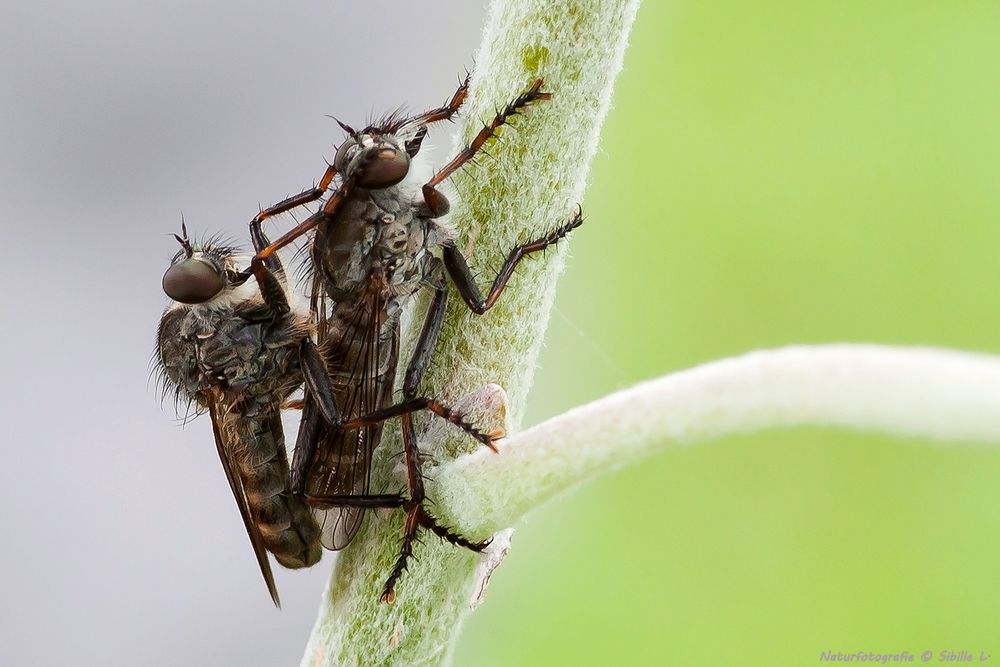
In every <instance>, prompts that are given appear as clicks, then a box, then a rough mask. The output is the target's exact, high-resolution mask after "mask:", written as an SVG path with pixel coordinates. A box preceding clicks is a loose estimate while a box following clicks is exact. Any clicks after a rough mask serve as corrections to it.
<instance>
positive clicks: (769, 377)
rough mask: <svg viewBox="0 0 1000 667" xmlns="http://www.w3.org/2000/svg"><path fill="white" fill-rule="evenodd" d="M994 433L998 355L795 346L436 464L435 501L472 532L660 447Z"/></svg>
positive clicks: (694, 372)
mask: <svg viewBox="0 0 1000 667" xmlns="http://www.w3.org/2000/svg"><path fill="white" fill-rule="evenodd" d="M804 425H810V426H836V427H840V428H847V429H854V430H861V431H875V432H882V433H890V434H894V435H898V436H908V437H919V438H929V439H933V440H939V441H966V442H1000V358H998V357H995V356H988V355H983V354H971V353H964V352H954V351H950V350H936V349H932V348H893V347H887V346H879V345H846V344H842V345H817V346H810V347H807V346H796V347H787V348H782V349H778V350H768V351H762V352H752V353H750V354H746V355H743V356H740V357H735V358H732V359H723V360H721V361H714V362H711V363H708V364H704V365H702V366H698V367H696V368H693V369H691V370H686V371H682V372H680V373H674V374H672V375H668V376H666V377H662V378H659V379H657V380H652V381H650V382H644V383H642V384H640V385H637V386H635V387H632V388H630V389H626V390H624V391H620V392H617V393H615V394H612V395H610V396H607V397H605V398H602V399H600V400H597V401H594V402H593V403H590V404H588V405H585V406H582V407H579V408H575V409H573V410H570V411H569V412H566V413H564V414H562V415H560V416H558V417H555V418H553V419H550V420H548V421H546V422H544V423H542V424H539V425H538V426H535V427H533V428H530V429H528V430H527V431H524V432H523V433H520V434H518V435H516V436H514V437H513V438H510V439H509V440H505V441H502V442H501V445H500V450H501V453H500V455H499V456H497V455H495V454H491V453H484V452H476V453H473V454H469V455H467V456H464V457H462V458H460V459H458V460H456V461H454V462H453V463H451V464H450V465H448V466H446V467H444V468H443V469H441V470H440V471H439V472H438V475H437V479H436V482H437V484H436V487H435V488H436V491H437V501H438V502H437V506H436V509H437V512H438V514H439V515H441V516H442V517H443V518H444V520H447V521H450V522H452V523H454V524H455V525H461V526H463V527H465V528H466V529H467V530H469V531H470V532H471V533H472V534H474V535H477V534H490V533H491V532H493V531H496V530H499V529H500V528H504V527H506V526H511V525H514V524H515V523H516V522H517V521H518V520H519V519H520V518H521V517H522V516H523V515H524V514H525V513H527V512H528V511H530V510H531V509H532V508H534V507H538V506H539V505H541V504H542V503H544V502H545V501H547V500H548V499H550V498H551V497H552V496H554V495H557V494H559V493H561V492H563V491H565V490H566V489H568V488H571V487H572V486H574V485H576V484H578V483H580V482H583V481H585V480H588V479H592V478H595V477H597V476H599V475H601V474H605V473H607V472H609V471H612V470H615V469H617V468H620V467H622V466H624V465H628V464H631V463H635V462H636V461H638V460H640V459H643V458H645V457H647V456H650V455H652V454H654V453H657V452H660V451H663V450H665V449H667V448H668V447H672V446H676V445H682V444H691V443H695V442H704V441H707V440H712V439H714V438H718V437H721V436H725V435H733V434H738V433H748V432H752V431H758V430H762V429H766V428H775V427H787V426H804Z"/></svg>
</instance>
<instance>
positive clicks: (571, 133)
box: [302, 0, 639, 667]
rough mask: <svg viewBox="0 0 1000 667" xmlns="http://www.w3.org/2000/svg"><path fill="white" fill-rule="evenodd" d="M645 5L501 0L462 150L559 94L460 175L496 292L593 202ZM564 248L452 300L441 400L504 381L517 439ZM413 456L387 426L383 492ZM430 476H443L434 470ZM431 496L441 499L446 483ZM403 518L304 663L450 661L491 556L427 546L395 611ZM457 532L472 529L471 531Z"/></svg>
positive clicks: (461, 211) (395, 517)
mask: <svg viewBox="0 0 1000 667" xmlns="http://www.w3.org/2000/svg"><path fill="white" fill-rule="evenodd" d="M638 5H639V0H564V1H561V2H551V1H546V0H494V1H493V3H492V5H491V8H490V13H489V18H488V19H487V24H486V29H485V35H484V40H483V44H482V46H481V47H480V51H479V53H478V54H477V56H476V67H475V70H474V72H473V77H472V86H471V91H470V95H469V99H468V101H467V102H466V105H465V107H464V108H463V111H462V121H461V123H462V125H461V140H462V142H463V143H464V142H465V141H468V140H469V139H470V138H471V137H472V136H473V135H474V134H475V133H476V132H477V131H478V130H479V129H480V128H481V127H482V123H483V122H484V121H485V122H488V121H489V120H490V119H491V118H492V117H493V115H494V113H495V112H496V110H497V108H500V107H502V106H503V105H505V104H506V103H507V102H508V101H510V100H511V99H513V98H514V97H516V96H517V95H518V94H519V93H521V92H522V91H523V90H524V89H525V88H526V87H527V86H528V85H529V84H530V83H531V81H532V80H533V79H535V78H536V77H539V76H541V77H544V79H545V87H544V88H545V90H547V91H550V92H552V93H553V99H552V101H551V102H545V103H540V104H537V105H535V106H534V107H533V108H531V109H530V110H529V111H528V112H527V113H526V114H525V115H523V116H520V117H518V118H517V119H516V120H515V121H514V124H513V125H512V126H511V127H505V128H503V130H502V133H501V135H500V143H499V144H493V146H492V147H488V150H489V153H490V156H491V157H490V158H488V159H483V160H481V161H479V162H478V164H477V165H476V166H474V167H473V168H471V169H468V170H466V171H465V172H463V173H462V174H459V175H458V176H457V177H456V179H455V186H456V189H457V191H458V193H459V197H458V199H457V201H455V202H454V204H455V206H454V212H453V215H452V222H453V224H454V225H455V226H456V228H457V229H458V231H459V235H460V247H462V248H463V249H467V250H468V251H469V252H470V253H471V258H470V262H471V264H472V265H473V267H474V268H475V269H478V270H479V273H480V275H481V276H482V278H483V281H484V284H485V282H486V281H487V280H488V279H492V275H493V273H492V271H493V270H495V268H496V267H497V266H499V263H500V262H501V261H502V259H503V257H504V256H505V255H506V252H507V251H508V250H509V249H510V248H512V247H513V246H515V245H517V244H518V243H522V242H524V241H527V240H530V239H533V238H536V237H538V236H541V235H542V234H544V233H546V232H548V231H550V230H552V229H554V228H555V227H557V226H559V225H560V224H562V223H563V222H564V221H565V220H566V219H567V218H568V217H569V216H570V215H571V213H572V210H573V207H574V206H575V205H576V204H577V202H579V201H580V200H581V199H582V197H583V189H584V186H585V184H586V179H587V172H588V169H589V165H590V162H591V159H592V158H593V156H594V154H595V152H596V150H597V144H598V137H599V134H600V129H601V125H602V123H603V121H604V118H605V116H606V114H607V111H608V108H609V106H610V102H611V93H612V88H613V84H614V80H615V77H616V76H617V74H618V71H619V70H620V69H621V64H622V58H623V55H624V51H625V46H626V42H627V39H628V33H629V30H630V27H631V25H632V22H633V20H634V18H635V14H636V11H637V9H638ZM585 229H586V227H584V230H585ZM565 252H566V244H565V243H561V244H560V245H559V246H557V247H556V249H555V250H554V251H550V252H547V253H546V254H545V256H544V257H539V258H535V259H529V260H527V261H525V262H523V263H522V264H521V266H520V267H519V268H518V271H517V274H516V275H515V276H514V278H513V280H512V281H511V283H510V285H509V286H508V288H507V290H506V291H505V292H504V294H503V296H502V298H501V299H500V301H499V303H498V304H497V306H496V307H494V308H493V309H492V310H490V311H489V312H488V313H487V314H486V315H484V316H481V317H476V316H473V315H471V314H470V313H469V311H468V309H467V308H466V307H465V306H464V305H463V304H462V303H461V300H460V299H458V298H457V297H456V296H455V295H453V297H452V299H451V301H450V303H449V306H448V312H447V316H446V319H445V324H444V327H443V329H442V333H441V339H440V342H439V345H438V350H437V353H436V355H435V360H434V366H433V367H432V368H431V369H430V370H429V371H428V373H427V376H426V377H425V379H424V385H425V388H426V390H427V391H428V392H429V393H433V394H436V395H439V396H442V397H443V398H445V399H447V400H448V401H451V402H453V403H454V402H456V401H458V400H459V399H460V398H461V397H462V396H465V395H467V394H469V393H470V392H472V391H474V390H477V389H480V388H482V387H483V386H484V385H486V384H487V383H497V384H499V385H501V386H503V387H504V388H505V389H506V390H507V392H508V395H509V396H510V399H511V402H510V404H509V407H508V410H507V419H508V422H507V423H508V431H509V432H511V431H515V430H516V429H517V428H518V427H519V426H520V423H521V421H522V418H523V413H524V406H525V403H526V400H527V392H528V389H529V387H530V385H531V379H532V375H533V372H534V368H535V362H536V359H537V356H538V352H539V349H540V347H541V341H542V338H543V336H544V333H545V329H546V325H547V323H548V317H549V310H550V308H551V305H552V300H553V297H554V292H555V283H556V278H557V277H558V274H559V273H560V271H561V270H562V268H563V264H564V257H565ZM415 319H416V320H418V323H419V320H420V319H421V318H420V317H417V318H415ZM410 333H411V336H410V338H411V339H412V331H411V332H410ZM402 356H403V358H406V355H405V354H404V355H402ZM479 407H482V406H479ZM470 410H471V411H472V412H475V411H476V406H472V407H471V408H470ZM434 432H435V433H436V434H438V433H441V431H440V430H435V431H434ZM421 447H422V448H423V449H425V450H429V451H430V452H431V453H432V454H433V455H434V456H435V460H436V462H437V463H439V464H447V462H448V461H450V460H451V459H453V458H454V457H455V456H457V455H459V454H461V453H463V452H465V451H468V450H469V449H470V445H469V441H468V438H465V437H463V436H461V435H455V434H453V433H448V435H447V437H435V438H428V437H424V438H422V439H421ZM401 449H402V446H401V444H400V441H399V438H398V429H387V430H386V434H385V436H384V437H383V442H382V444H381V446H380V448H379V451H377V452H376V455H377V456H378V459H377V460H376V462H375V466H374V467H373V474H372V483H373V486H374V487H375V488H376V489H383V488H391V489H395V488H398V487H399V485H400V481H399V479H400V478H399V476H398V475H396V474H395V473H394V471H393V470H392V468H393V463H394V461H393V459H391V457H390V454H398V452H400V451H401ZM427 472H428V474H429V475H430V477H431V478H433V477H434V475H435V472H434V470H433V469H431V470H428V471H427ZM428 490H429V493H430V494H431V496H432V497H433V496H434V493H435V492H434V486H433V484H431V485H430V486H429V489H428ZM432 511H433V510H432ZM399 514H400V513H399V512H396V513H393V514H390V515H388V516H382V515H379V516H375V517H369V520H368V521H366V523H365V526H364V527H363V528H362V531H361V532H360V533H359V534H358V536H357V537H356V538H355V540H354V542H353V543H352V544H351V546H350V547H348V548H347V549H346V550H345V551H344V552H343V553H342V554H341V555H340V556H339V558H338V560H337V563H336V567H335V569H334V573H333V576H332V579H331V582H330V586H329V589H328V590H327V593H326V595H325V596H324V599H323V602H322V604H321V608H320V613H319V618H318V619H317V621H316V625H315V627H314V628H313V633H312V637H311V638H310V641H309V644H308V646H307V648H306V653H305V656H304V658H303V662H302V664H303V665H307V666H309V667H318V666H319V665H366V666H367V665H408V666H410V665H438V664H443V663H446V662H447V661H448V659H449V656H450V654H451V651H452V648H453V646H454V641H455V638H456V637H457V633H458V630H459V628H460V626H461V623H462V621H463V619H464V618H465V617H466V616H467V614H468V613H469V610H470V604H469V599H470V594H471V591H472V588H473V583H474V570H475V567H476V563H477V562H478V557H477V556H476V555H475V554H472V553H470V552H468V551H465V550H462V549H458V548H455V547H452V546H449V545H441V544H439V541H438V540H437V538H434V537H430V538H428V539H426V540H425V543H424V544H423V545H418V547H417V550H416V557H417V560H416V561H415V562H413V563H412V565H411V567H410V568H409V570H408V571H407V572H406V574H405V575H404V577H403V579H402V581H401V582H400V584H399V586H398V597H397V600H396V602H395V604H392V605H383V604H380V603H379V602H378V597H379V592H380V590H381V586H382V584H383V582H384V580H385V577H386V575H387V574H388V572H389V570H390V568H391V567H392V564H393V562H394V560H395V558H396V554H397V550H398V548H399V539H400V534H401V527H402V518H401V516H399ZM372 519H376V520H372ZM454 528H456V529H457V530H460V531H463V532H466V527H465V526H463V525H460V524H455V525H454ZM486 536H487V535H477V534H471V535H470V537H473V538H483V537H486Z"/></svg>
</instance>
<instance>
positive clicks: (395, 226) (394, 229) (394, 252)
mask: <svg viewBox="0 0 1000 667" xmlns="http://www.w3.org/2000/svg"><path fill="white" fill-rule="evenodd" d="M379 222H380V223H381V225H380V226H379V230H380V233H379V238H378V244H377V248H378V251H379V253H380V254H381V255H382V257H383V258H386V259H387V258H389V257H399V256H400V255H403V254H405V253H406V249H407V246H408V245H409V243H408V242H409V236H410V235H409V231H408V230H407V228H406V225H405V224H403V221H402V220H400V219H399V218H398V217H397V216H395V215H393V214H391V213H384V214H383V215H382V217H381V218H380V219H379Z"/></svg>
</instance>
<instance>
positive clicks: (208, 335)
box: [157, 228, 335, 605]
mask: <svg viewBox="0 0 1000 667" xmlns="http://www.w3.org/2000/svg"><path fill="white" fill-rule="evenodd" d="M255 231H256V232H257V233H255V234H254V235H253V239H254V248H255V250H258V251H259V250H261V249H262V248H264V247H265V246H266V245H267V239H266V237H264V236H263V234H261V233H259V230H255ZM176 238H177V240H178V241H179V242H180V244H181V246H182V248H181V251H180V252H178V253H177V255H176V256H175V257H174V259H173V261H172V262H171V266H170V268H169V269H168V270H167V272H166V273H165V274H164V276H163V288H164V291H165V292H166V293H167V295H168V296H169V297H170V298H171V299H173V300H174V303H173V305H171V306H170V307H168V308H167V309H166V311H165V312H164V313H163V317H162V318H161V320H160V326H159V331H158V335H157V348H158V349H157V351H158V355H157V357H158V361H159V366H160V369H161V371H162V378H161V380H162V382H163V383H164V386H165V388H167V389H169V390H172V391H173V392H174V394H175V397H176V398H177V399H178V401H180V400H186V401H188V402H193V403H194V404H195V409H196V411H207V412H208V413H209V416H210V417H211V420H212V430H213V432H214V435H215V443H216V446H217V448H218V453H219V457H220V459H221V460H222V466H223V468H224V469H225V472H226V477H227V479H228V480H229V484H230V487H231V488H232V491H233V495H234V496H235V498H236V503H237V505H238V506H239V510H240V514H241V515H242V517H243V523H244V525H245V526H246V530H247V533H248V534H249V536H250V542H251V544H252V545H253V549H254V553H255V555H256V557H257V562H258V564H259V566H260V569H261V573H262V574H263V575H264V580H265V582H266V583H267V588H268V591H270V593H271V598H272V599H273V600H274V603H275V605H280V603H279V599H278V592H277V589H276V586H275V583H274V576H273V574H272V572H271V567H270V564H269V562H268V559H267V555H266V553H265V549H266V550H267V551H270V552H271V553H272V554H274V556H275V558H276V559H277V561H278V562H279V563H281V564H282V565H284V566H285V567H289V568H300V567H309V566H311V565H314V564H315V563H317V562H318V561H319V559H320V556H321V554H322V549H321V547H320V543H319V526H318V525H317V524H316V521H315V519H313V517H312V514H311V512H310V510H309V508H308V507H307V506H306V505H305V503H304V502H303V501H302V499H301V498H299V497H296V496H294V495H292V494H290V493H289V490H288V455H287V453H286V451H285V440H284V433H283V430H282V425H281V416H280V408H281V404H282V402H283V401H285V400H286V399H287V398H288V396H289V395H290V394H291V393H292V392H293V391H295V390H296V389H297V388H298V387H300V386H301V385H302V384H303V382H305V384H306V385H307V387H308V391H309V394H310V396H312V399H313V402H314V404H315V405H317V406H318V407H319V408H320V409H321V411H322V412H323V413H324V414H326V415H327V418H330V419H332V418H333V414H334V412H333V411H334V410H335V408H334V407H333V397H332V394H331V392H330V390H329V388H328V385H327V383H328V376H327V372H326V368H325V367H324V365H323V361H322V357H321V355H320V354H319V352H318V350H317V349H316V347H315V345H314V343H313V341H312V338H311V337H310V333H311V329H312V327H311V324H310V317H309V314H308V313H303V312H300V311H297V310H294V309H292V308H291V306H290V305H289V300H288V297H287V295H286V291H285V290H286V288H285V285H284V284H283V283H284V270H283V268H282V266H281V262H280V260H279V259H278V257H277V255H272V256H271V257H270V258H269V259H268V260H267V263H266V264H265V265H264V266H263V267H262V269H261V270H260V271H258V275H259V285H260V288H259V289H257V287H256V286H254V285H253V284H252V283H245V284H243V285H241V284H240V281H239V280H238V279H236V277H237V275H238V274H237V271H236V266H235V262H236V261H237V250H236V249H235V248H232V247H229V246H226V245H223V244H221V243H218V242H214V241H211V240H210V241H207V242H205V243H199V244H192V243H191V242H190V241H189V240H188V238H187V229H186V228H183V236H177V237H176Z"/></svg>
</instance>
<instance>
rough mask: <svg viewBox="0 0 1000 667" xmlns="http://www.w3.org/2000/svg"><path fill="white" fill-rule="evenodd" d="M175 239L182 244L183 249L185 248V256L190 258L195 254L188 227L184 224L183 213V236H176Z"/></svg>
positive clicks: (182, 215) (182, 216) (182, 217)
mask: <svg viewBox="0 0 1000 667" xmlns="http://www.w3.org/2000/svg"><path fill="white" fill-rule="evenodd" d="M174 238H175V239H177V242H178V243H180V244H181V247H182V248H184V254H186V255H187V256H188V257H190V256H191V255H193V254H194V249H193V248H192V247H191V241H190V240H189V239H188V229H187V225H186V224H185V223H184V214H183V213H181V235H180V236H178V235H177V234H174Z"/></svg>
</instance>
